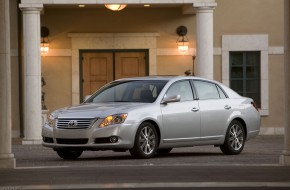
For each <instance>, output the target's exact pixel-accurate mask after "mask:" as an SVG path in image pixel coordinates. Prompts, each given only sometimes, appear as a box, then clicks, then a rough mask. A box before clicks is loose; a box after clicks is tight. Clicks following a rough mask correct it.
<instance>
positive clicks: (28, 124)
mask: <svg viewBox="0 0 290 190" xmlns="http://www.w3.org/2000/svg"><path fill="white" fill-rule="evenodd" d="M35 2H36V1H33V0H23V1H22V2H21V4H20V8H21V10H22V13H23V33H24V84H25V85H24V107H25V111H24V139H23V144H34V143H40V142H41V128H40V127H39V126H41V59H40V51H39V44H40V12H41V10H42V8H43V6H45V5H58V4H64V2H63V1H60V0H59V1H58V0H54V1H44V0H42V1H37V3H35ZM105 3H106V1H91V0H79V1H73V2H71V1H67V2H66V3H65V5H73V4H75V5H77V4H105ZM110 3H122V4H139V3H140V2H139V1H129V0H123V1H117V0H116V1H112V2H110ZM146 3H148V4H149V3H152V1H148V2H147V1H142V4H146ZM154 3H156V4H161V5H162V4H164V5H166V4H184V5H183V7H184V10H186V14H196V23H197V26H196V33H197V39H196V44H197V51H196V57H197V63H196V66H195V68H196V71H195V75H196V76H200V77H205V78H209V79H213V10H214V8H215V7H216V6H217V4H216V2H215V0H206V1H202V2H200V1H199V0H191V1H186V2H184V1H183V0H177V1H174V2H173V1H154ZM192 24H194V23H192ZM94 46H95V45H94ZM155 51H156V49H155ZM150 52H151V53H150V60H151V62H150V63H149V64H150V67H151V72H149V74H156V72H155V71H154V70H155V69H154V68H156V63H155V62H154V61H152V60H155V59H156V58H155V59H154V55H155V56H156V52H155V53H154V52H153V53H152V51H150ZM78 53H79V52H75V51H73V52H72V55H73V56H72V57H73V62H76V61H77V60H78V58H77V57H78V56H76V58H74V56H75V55H78ZM75 60H76V61H75ZM73 65H77V64H73ZM75 71H78V69H77V66H74V67H73V70H72V73H73V77H74V76H75V75H74V73H75ZM72 82H73V92H72V95H73V102H72V103H73V104H76V103H78V102H77V100H78V99H79V95H78V94H79V88H78V86H79V84H78V83H77V80H76V79H75V78H73V81H72ZM75 88H76V89H75Z"/></svg>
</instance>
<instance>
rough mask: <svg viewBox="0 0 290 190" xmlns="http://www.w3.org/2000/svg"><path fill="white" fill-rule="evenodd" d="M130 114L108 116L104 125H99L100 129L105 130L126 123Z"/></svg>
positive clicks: (103, 122)
mask: <svg viewBox="0 0 290 190" xmlns="http://www.w3.org/2000/svg"><path fill="white" fill-rule="evenodd" d="M127 115H128V114H125V113H123V114H117V115H109V116H107V117H106V118H105V119H104V120H103V121H102V123H101V124H100V125H99V127H100V128H104V127H107V126H110V125H116V124H121V123H124V121H125V120H126V118H127Z"/></svg>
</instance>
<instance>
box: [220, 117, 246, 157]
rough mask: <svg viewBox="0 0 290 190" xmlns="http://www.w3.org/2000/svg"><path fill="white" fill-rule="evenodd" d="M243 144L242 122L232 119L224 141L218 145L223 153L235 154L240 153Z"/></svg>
mask: <svg viewBox="0 0 290 190" xmlns="http://www.w3.org/2000/svg"><path fill="white" fill-rule="evenodd" d="M244 145H245V130H244V128H243V126H242V124H241V123H240V122H239V121H237V120H234V121H232V122H231V123H230V125H229V128H228V130H227V134H226V137H225V142H224V144H223V145H221V146H220V149H221V151H222V152H223V153H224V154H228V155H236V154H240V153H241V152H242V150H243V148H244Z"/></svg>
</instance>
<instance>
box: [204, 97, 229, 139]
mask: <svg viewBox="0 0 290 190" xmlns="http://www.w3.org/2000/svg"><path fill="white" fill-rule="evenodd" d="M226 106H228V107H229V109H226ZM199 107H200V113H201V139H202V140H218V139H219V138H221V137H222V136H224V135H225V131H226V129H227V127H228V126H227V122H228V118H230V115H231V113H232V110H231V104H230V102H229V100H228V99H212V100H199Z"/></svg>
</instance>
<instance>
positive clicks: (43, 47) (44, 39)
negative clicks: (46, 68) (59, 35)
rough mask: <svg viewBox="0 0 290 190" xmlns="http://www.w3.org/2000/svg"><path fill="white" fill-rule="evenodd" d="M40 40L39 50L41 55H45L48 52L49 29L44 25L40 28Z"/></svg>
mask: <svg viewBox="0 0 290 190" xmlns="http://www.w3.org/2000/svg"><path fill="white" fill-rule="evenodd" d="M40 35H41V42H40V52H41V54H42V55H45V54H47V53H48V52H49V40H48V35H49V29H48V28H47V27H45V26H42V27H41V28H40Z"/></svg>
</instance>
